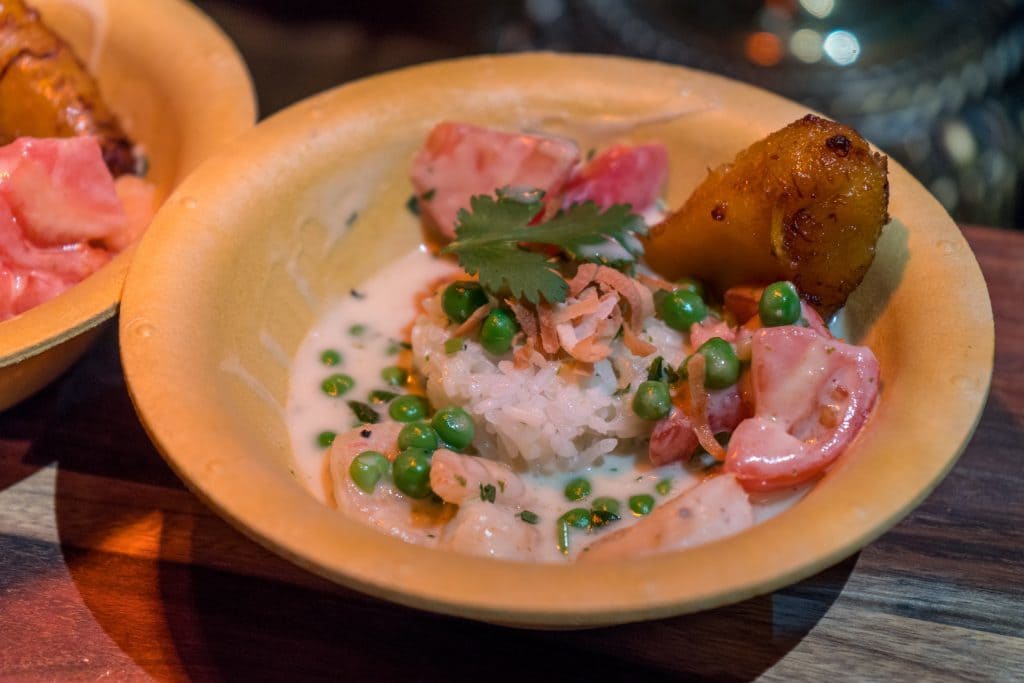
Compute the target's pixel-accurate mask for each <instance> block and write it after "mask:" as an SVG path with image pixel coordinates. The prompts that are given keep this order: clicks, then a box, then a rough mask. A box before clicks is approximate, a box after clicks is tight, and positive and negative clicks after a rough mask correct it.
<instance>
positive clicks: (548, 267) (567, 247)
mask: <svg viewBox="0 0 1024 683" xmlns="http://www.w3.org/2000/svg"><path fill="white" fill-rule="evenodd" d="M543 208H544V205H543V203H542V202H541V201H540V200H539V199H530V200H529V201H522V200H520V199H519V198H513V197H509V196H499V197H498V199H494V198H492V197H489V196H487V195H477V196H475V197H473V198H472V199H470V211H467V210H466V209H461V210H460V211H459V214H458V217H457V219H456V221H457V224H456V227H455V235H456V239H455V241H454V242H452V243H451V244H449V245H448V246H447V247H445V248H444V250H443V251H444V253H448V254H455V255H456V256H457V257H458V259H459V264H460V265H461V266H462V267H463V268H464V269H465V270H466V272H467V273H469V274H470V275H479V277H480V283H481V284H482V285H483V286H484V287H486V288H487V289H489V290H490V291H491V292H492V293H499V292H501V293H505V292H507V293H509V294H511V295H512V296H513V297H515V298H517V299H526V300H527V301H529V302H531V303H534V304H536V303H540V301H541V299H544V300H545V301H547V302H548V303H557V302H561V301H564V300H565V297H566V295H567V294H568V292H569V285H568V283H567V282H566V281H565V279H564V278H563V277H562V276H561V275H560V274H559V273H558V271H557V270H556V269H555V267H554V265H553V264H552V262H551V261H550V260H549V257H548V256H547V255H546V254H542V253H538V252H534V251H528V250H526V249H524V248H523V247H522V244H523V243H529V244H544V245H549V246H554V247H559V248H561V249H562V250H563V251H564V252H565V253H566V254H568V255H569V256H570V257H572V258H573V259H576V260H578V261H595V262H597V263H608V262H610V261H611V260H612V258H611V257H610V256H608V254H607V253H606V252H607V251H608V250H606V249H602V247H603V246H607V247H611V246H614V251H615V252H617V253H618V254H620V255H621V253H623V252H625V253H626V254H627V255H628V256H629V257H630V258H631V259H632V258H633V255H634V254H636V253H638V251H639V246H638V245H639V242H638V241H637V240H636V238H635V237H634V233H636V234H645V233H646V231H647V225H646V224H645V223H644V220H643V218H641V217H640V216H637V215H636V214H634V213H632V212H631V211H630V208H629V205H627V204H616V205H615V206H612V207H610V208H609V209H607V210H606V211H604V212H603V213H602V212H601V209H600V207H599V206H598V205H597V204H596V203H594V202H590V201H588V202H585V203H583V204H575V205H573V206H572V207H570V208H569V209H568V210H567V211H564V212H562V213H560V214H559V215H557V216H555V217H554V218H553V219H551V220H550V221H547V222H546V223H542V224H540V225H530V221H532V220H533V218H534V216H536V215H537V214H538V213H539V212H540V211H541V210H542V209H543Z"/></svg>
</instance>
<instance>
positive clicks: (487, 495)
mask: <svg viewBox="0 0 1024 683" xmlns="http://www.w3.org/2000/svg"><path fill="white" fill-rule="evenodd" d="M497 495H498V489H496V488H494V484H480V500H483V501H486V502H488V503H493V502H494V499H495V498H496V497H497Z"/></svg>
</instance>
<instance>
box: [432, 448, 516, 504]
mask: <svg viewBox="0 0 1024 683" xmlns="http://www.w3.org/2000/svg"><path fill="white" fill-rule="evenodd" d="M486 487H493V489H494V501H492V502H498V503H501V504H504V505H518V504H520V503H522V502H523V501H524V500H525V498H526V485H525V484H524V483H523V480H522V479H520V478H519V476H518V475H517V474H516V473H515V472H513V471H512V470H511V469H510V468H509V467H508V465H505V464H504V463H500V462H495V461H493V460H488V459H486V458H481V457H477V456H474V455H459V454H458V453H454V452H452V451H450V450H448V449H447V448H441V449H438V450H436V451H434V457H433V459H432V460H431V463H430V488H431V489H433V491H434V493H436V494H437V495H439V496H441V498H442V499H444V501H445V502H448V503H454V504H455V505H462V504H463V503H465V502H467V501H471V500H473V499H479V498H483V497H485V495H486V494H485V493H484V491H485V488H486Z"/></svg>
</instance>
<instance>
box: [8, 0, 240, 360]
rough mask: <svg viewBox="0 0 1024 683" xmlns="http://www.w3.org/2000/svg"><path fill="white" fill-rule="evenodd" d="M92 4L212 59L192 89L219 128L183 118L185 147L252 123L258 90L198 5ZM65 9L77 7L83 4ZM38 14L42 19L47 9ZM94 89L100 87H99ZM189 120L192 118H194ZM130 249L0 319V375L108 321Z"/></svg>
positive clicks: (179, 1)
mask: <svg viewBox="0 0 1024 683" xmlns="http://www.w3.org/2000/svg"><path fill="white" fill-rule="evenodd" d="M95 2H97V3H99V4H100V9H99V11H100V12H105V13H106V19H107V21H109V24H110V25H123V26H130V27H132V31H133V33H139V32H141V33H142V34H146V35H157V34H162V35H180V34H187V36H188V38H189V40H188V41H187V42H186V43H185V44H187V45H188V48H189V53H194V54H196V55H199V54H202V55H203V56H204V58H205V59H207V60H209V59H214V58H216V59H217V60H218V68H216V69H210V70H208V71H207V72H206V73H207V76H208V78H207V79H204V80H203V82H201V83H198V84H195V85H194V87H193V88H192V89H193V90H194V91H196V93H197V96H201V95H202V94H204V93H205V94H208V95H209V98H210V99H211V100H216V101H217V103H218V104H217V110H216V114H217V116H218V117H219V119H218V120H219V121H220V123H218V125H216V126H202V125H199V124H200V123H201V122H200V121H199V120H198V118H197V119H196V120H194V121H192V120H189V121H187V122H186V124H187V125H186V128H187V129H188V133H189V134H190V135H191V136H192V138H190V140H193V139H194V142H191V143H190V147H192V148H198V149H201V148H203V147H208V148H215V147H216V146H218V145H220V144H222V143H223V142H224V141H225V140H227V139H230V138H231V137H234V136H235V135H237V134H239V133H242V132H244V131H245V130H247V129H249V128H251V127H252V126H253V125H254V124H255V122H256V91H255V88H254V85H253V81H252V76H251V75H250V74H249V70H248V67H247V66H246V64H245V61H244V60H243V59H242V56H241V54H240V53H239V51H238V49H237V48H236V47H235V45H234V43H233V42H232V41H231V39H230V38H229V37H228V36H227V34H225V33H224V32H223V31H222V30H221V28H220V27H219V26H218V25H217V24H216V23H215V22H214V21H213V20H212V19H211V18H210V17H208V16H207V15H206V14H204V13H203V12H202V11H201V10H200V9H199V8H198V7H196V6H195V5H194V4H192V3H190V2H187V1H186V0H147V1H146V2H145V3H139V2H137V1H136V0H95ZM50 4H53V3H50ZM68 4H71V5H73V6H75V7H82V6H83V5H82V3H81V2H70V3H68ZM41 13H42V14H43V18H44V20H45V19H46V14H47V7H46V6H45V5H44V6H43V7H42V8H41ZM147 30H148V33H147ZM180 45H181V43H179V49H180ZM179 57H180V55H179ZM100 86H101V88H102V87H103V84H102V83H101V84H100ZM187 116H188V117H196V114H194V113H188V114H187ZM195 161H196V160H195V159H188V160H185V162H187V164H188V166H190V167H186V165H185V163H182V164H181V167H179V168H178V169H177V173H176V176H175V179H174V185H175V186H177V185H179V184H180V183H181V182H182V181H183V180H184V179H185V177H186V176H187V175H188V172H189V171H191V170H193V168H191V167H194V166H195V165H197V164H196V163H195ZM171 189H172V190H173V188H171ZM134 251H135V245H132V246H129V247H128V248H126V249H124V250H122V251H121V252H120V253H118V254H117V255H115V256H114V258H112V259H111V260H110V261H109V262H108V263H107V264H105V265H104V266H103V267H102V268H100V269H99V270H98V271H96V272H95V273H93V274H92V275H90V276H89V277H87V278H86V279H85V280H83V281H81V282H79V283H78V284H76V285H74V286H72V287H70V288H69V289H67V290H66V291H64V292H62V293H61V294H59V295H58V296H56V297H54V298H53V299H50V300H48V301H45V302H43V303H42V304H40V305H38V306H35V307H33V308H32V309H30V310H28V311H26V312H24V313H22V314H21V315H18V316H15V317H13V318H10V319H8V320H4V321H0V370H2V369H4V368H8V367H11V366H14V365H15V364H17V363H20V362H22V361H25V360H27V359H30V358H33V357H34V356H38V355H40V354H43V353H45V352H47V351H49V350H51V349H55V348H56V347H59V346H60V345H62V344H64V343H65V342H67V341H69V340H70V339H73V338H75V337H78V336H79V335H82V334H84V333H85V332H87V331H89V330H91V329H93V328H96V327H98V326H99V325H101V324H103V323H104V322H106V321H108V320H110V319H111V318H113V317H114V315H115V314H116V313H117V310H118V304H119V300H120V294H121V288H122V286H123V284H124V278H125V276H126V275H127V272H128V265H129V263H130V261H131V259H132V256H133V254H134Z"/></svg>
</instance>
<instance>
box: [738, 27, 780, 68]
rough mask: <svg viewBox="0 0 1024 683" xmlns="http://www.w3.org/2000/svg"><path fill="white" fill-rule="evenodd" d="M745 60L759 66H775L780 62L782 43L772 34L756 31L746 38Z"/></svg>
mask: <svg viewBox="0 0 1024 683" xmlns="http://www.w3.org/2000/svg"><path fill="white" fill-rule="evenodd" d="M746 52H747V59H749V60H750V61H751V62H753V63H754V64H757V65H759V66H775V65H776V64H778V63H779V62H780V61H782V41H781V40H779V37H778V36H777V35H775V34H774V33H769V32H767V31H758V32H757V33H751V34H750V36H749V37H748V38H747V49H746Z"/></svg>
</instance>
